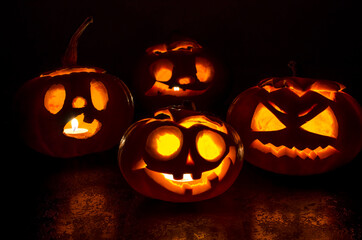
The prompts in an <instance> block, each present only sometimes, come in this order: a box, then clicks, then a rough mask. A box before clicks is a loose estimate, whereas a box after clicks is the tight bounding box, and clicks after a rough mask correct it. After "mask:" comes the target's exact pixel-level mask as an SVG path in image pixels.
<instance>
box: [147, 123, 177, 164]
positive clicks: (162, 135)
mask: <svg viewBox="0 0 362 240" xmlns="http://www.w3.org/2000/svg"><path fill="white" fill-rule="evenodd" d="M182 142H183V136H182V132H181V130H180V129H178V128H176V127H173V126H162V127H159V128H157V129H155V130H153V131H152V132H151V134H150V135H149V136H148V138H147V142H146V151H147V152H148V153H150V154H151V155H152V156H154V157H155V158H157V159H160V160H165V161H166V160H169V159H171V158H173V157H175V156H177V155H178V153H179V152H180V151H181V146H182Z"/></svg>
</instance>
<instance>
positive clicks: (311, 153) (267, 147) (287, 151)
mask: <svg viewBox="0 0 362 240" xmlns="http://www.w3.org/2000/svg"><path fill="white" fill-rule="evenodd" d="M250 146H251V147H252V148H255V149H257V150H259V151H261V152H264V153H272V154H273V155H274V156H276V157H281V156H289V157H291V158H295V157H297V156H298V157H300V158H302V159H306V158H310V159H312V160H314V159H316V158H317V157H319V158H320V159H323V158H327V157H329V156H331V155H333V154H335V153H337V152H339V151H338V150H337V149H335V148H334V147H332V146H331V145H328V146H327V147H325V148H322V147H320V146H319V147H317V148H315V149H310V148H304V149H302V150H300V149H298V148H296V147H292V148H288V147H286V146H283V145H282V146H278V147H277V146H275V145H273V144H272V143H267V144H263V143H262V142H261V141H259V140H258V139H256V140H254V141H253V142H252V143H251V145H250Z"/></svg>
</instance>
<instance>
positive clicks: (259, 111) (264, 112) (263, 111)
mask: <svg viewBox="0 0 362 240" xmlns="http://www.w3.org/2000/svg"><path fill="white" fill-rule="evenodd" d="M250 127H251V129H252V130H253V131H257V132H260V131H278V130H282V129H284V128H285V125H284V124H283V123H282V122H281V121H280V120H279V119H278V118H277V117H276V116H275V115H274V114H273V113H272V112H271V111H270V110H269V109H268V108H266V107H265V106H264V104H262V103H259V104H258V106H257V107H256V109H255V112H254V115H253V118H252V120H251V126H250Z"/></svg>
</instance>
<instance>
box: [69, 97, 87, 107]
mask: <svg viewBox="0 0 362 240" xmlns="http://www.w3.org/2000/svg"><path fill="white" fill-rule="evenodd" d="M86 104H87V101H86V100H85V99H84V98H83V97H75V98H74V99H73V102H72V106H73V108H84V107H85V106H86Z"/></svg>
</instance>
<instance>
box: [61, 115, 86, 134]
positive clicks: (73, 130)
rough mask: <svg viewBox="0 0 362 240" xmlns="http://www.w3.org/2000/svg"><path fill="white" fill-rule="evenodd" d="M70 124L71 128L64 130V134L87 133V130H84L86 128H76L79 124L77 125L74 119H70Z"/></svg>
mask: <svg viewBox="0 0 362 240" xmlns="http://www.w3.org/2000/svg"><path fill="white" fill-rule="evenodd" d="M70 124H71V125H72V128H66V129H64V133H65V134H67V135H71V134H82V133H86V132H88V129H86V128H78V126H79V123H78V120H77V119H75V118H73V119H72V121H71V122H70Z"/></svg>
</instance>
